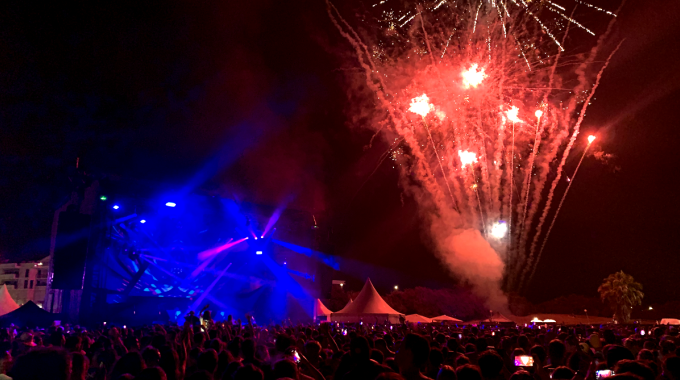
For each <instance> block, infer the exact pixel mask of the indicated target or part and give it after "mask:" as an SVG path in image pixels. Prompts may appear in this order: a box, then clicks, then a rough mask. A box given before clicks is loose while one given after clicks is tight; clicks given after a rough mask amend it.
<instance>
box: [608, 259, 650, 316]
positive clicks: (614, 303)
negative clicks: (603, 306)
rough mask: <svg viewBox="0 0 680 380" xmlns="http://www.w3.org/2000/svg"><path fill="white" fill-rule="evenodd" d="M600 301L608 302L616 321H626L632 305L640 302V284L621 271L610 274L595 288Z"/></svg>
mask: <svg viewBox="0 0 680 380" xmlns="http://www.w3.org/2000/svg"><path fill="white" fill-rule="evenodd" d="M597 291H598V293H600V298H601V299H602V302H605V303H607V304H609V307H611V309H612V311H613V312H614V319H615V320H616V321H617V322H618V323H628V321H630V312H631V311H632V309H633V306H637V305H640V304H641V303H642V297H644V296H645V294H644V293H642V284H640V283H639V282H635V279H633V276H631V275H628V274H625V273H623V271H620V272H616V273H613V274H610V275H609V276H608V277H607V278H605V279H604V280H603V281H602V285H600V287H599V288H597Z"/></svg>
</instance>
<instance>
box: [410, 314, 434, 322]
mask: <svg viewBox="0 0 680 380" xmlns="http://www.w3.org/2000/svg"><path fill="white" fill-rule="evenodd" d="M406 322H408V323H432V318H428V317H423V316H422V315H420V314H411V315H407V316H406Z"/></svg>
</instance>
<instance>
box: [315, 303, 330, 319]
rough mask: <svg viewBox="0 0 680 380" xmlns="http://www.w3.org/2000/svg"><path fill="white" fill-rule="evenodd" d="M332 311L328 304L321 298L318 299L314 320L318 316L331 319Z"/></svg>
mask: <svg viewBox="0 0 680 380" xmlns="http://www.w3.org/2000/svg"><path fill="white" fill-rule="evenodd" d="M331 313H332V311H330V310H329V309H328V308H327V307H326V305H324V304H323V302H321V300H320V299H318V298H317V299H316V301H315V302H314V320H316V319H317V318H323V319H325V320H329V319H330V316H331Z"/></svg>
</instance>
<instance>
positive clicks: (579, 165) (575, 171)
mask: <svg viewBox="0 0 680 380" xmlns="http://www.w3.org/2000/svg"><path fill="white" fill-rule="evenodd" d="M590 145H592V141H590V142H588V145H586V149H584V150H583V154H582V155H581V159H580V160H579V161H578V165H576V170H574V174H572V176H571V181H569V185H567V189H566V190H564V194H562V199H560V204H559V205H558V206H557V210H556V211H555V216H554V217H553V219H552V222H550V227H548V231H547V232H546V233H545V238H544V239H543V244H541V250H540V251H538V258H537V259H536V262H538V260H540V259H541V255H542V254H543V249H544V248H545V244H546V243H547V242H548V238H549V237H550V232H551V231H552V229H553V226H554V225H555V221H556V220H557V216H558V215H559V214H560V210H561V209H562V204H563V203H564V200H565V199H566V198H567V194H568V193H569V189H571V184H572V183H574V179H575V178H576V174H578V169H579V168H580V167H581V163H582V162H583V158H584V157H585V156H586V153H587V152H588V148H590ZM536 268H538V265H534V268H533V269H532V270H531V275H530V276H529V280H528V282H531V279H532V278H533V277H534V274H535V273H536Z"/></svg>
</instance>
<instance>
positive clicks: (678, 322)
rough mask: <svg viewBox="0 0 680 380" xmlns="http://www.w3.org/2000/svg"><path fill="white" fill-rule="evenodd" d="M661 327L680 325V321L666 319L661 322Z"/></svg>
mask: <svg viewBox="0 0 680 380" xmlns="http://www.w3.org/2000/svg"><path fill="white" fill-rule="evenodd" d="M659 324H660V325H680V319H675V318H664V319H662V320H661V322H659Z"/></svg>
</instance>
